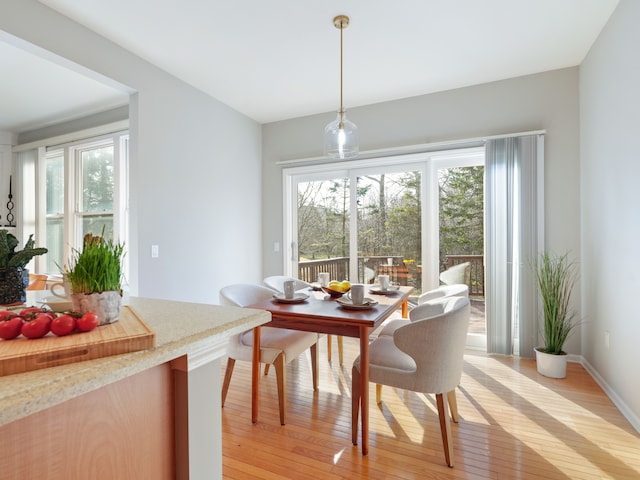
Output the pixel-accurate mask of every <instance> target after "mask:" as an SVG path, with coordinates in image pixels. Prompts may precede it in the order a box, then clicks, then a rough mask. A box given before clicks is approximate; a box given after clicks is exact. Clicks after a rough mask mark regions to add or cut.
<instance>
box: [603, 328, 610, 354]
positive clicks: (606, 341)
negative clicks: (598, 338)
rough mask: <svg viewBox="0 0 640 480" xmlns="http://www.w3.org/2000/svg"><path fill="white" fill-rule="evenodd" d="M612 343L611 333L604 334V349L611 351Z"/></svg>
mask: <svg viewBox="0 0 640 480" xmlns="http://www.w3.org/2000/svg"><path fill="white" fill-rule="evenodd" d="M609 346H610V342H609V332H604V348H606V349H607V350H609Z"/></svg>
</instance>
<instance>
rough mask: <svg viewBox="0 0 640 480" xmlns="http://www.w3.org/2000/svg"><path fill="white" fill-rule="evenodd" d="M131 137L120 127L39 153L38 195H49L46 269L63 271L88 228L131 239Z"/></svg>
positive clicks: (42, 207) (44, 211)
mask: <svg viewBox="0 0 640 480" xmlns="http://www.w3.org/2000/svg"><path fill="white" fill-rule="evenodd" d="M128 141H129V136H128V133H127V132H120V133H117V134H111V135H108V136H103V137H100V138H94V139H88V140H83V141H82V142H77V143H73V144H67V145H63V146H56V147H48V148H47V149H46V152H44V155H41V156H40V158H39V162H40V168H39V169H38V170H39V172H41V174H42V175H41V177H40V181H39V185H40V192H41V196H40V197H39V198H44V199H45V200H44V202H43V203H42V204H41V205H40V207H39V212H40V214H41V216H42V217H43V219H44V221H42V218H41V220H40V221H38V222H37V223H38V226H39V229H40V232H39V235H38V237H40V238H46V242H47V243H46V245H47V248H48V249H49V253H48V254H47V255H46V264H45V265H44V270H45V271H44V273H47V274H49V275H56V274H60V269H61V268H63V267H64V265H67V264H68V262H69V257H70V256H71V253H72V249H78V250H80V249H81V248H82V242H83V238H84V236H85V235H86V234H87V233H92V234H93V235H101V234H103V233H104V236H105V237H106V238H110V239H115V240H119V241H124V242H125V243H126V241H127V228H126V225H127V214H128V208H127V206H128V202H127V197H126V192H127V190H128V189H127V170H128V168H127V163H128ZM42 229H44V232H42ZM124 270H125V271H126V270H127V269H126V265H125V266H124Z"/></svg>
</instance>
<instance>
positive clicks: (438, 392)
mask: <svg viewBox="0 0 640 480" xmlns="http://www.w3.org/2000/svg"><path fill="white" fill-rule="evenodd" d="M420 308H422V309H423V313H424V312H427V313H429V314H431V315H430V316H426V317H424V318H422V319H417V318H415V319H413V321H411V322H408V323H407V324H406V325H403V326H401V327H400V328H398V329H396V331H395V332H394V333H393V336H389V335H386V336H382V337H378V338H377V339H376V340H375V341H374V342H373V343H372V344H371V345H370V347H369V381H370V382H373V383H375V384H376V402H377V403H378V404H380V403H381V402H382V385H388V386H392V387H396V388H401V389H404V390H411V391H414V392H421V393H434V394H435V396H436V403H437V406H438V417H439V418H440V431H441V434H442V444H443V447H444V456H445V459H446V462H447V465H448V466H450V467H453V451H452V439H451V423H450V419H449V412H448V410H449V409H448V408H447V401H448V404H449V408H450V410H451V417H452V419H453V421H454V422H457V421H458V406H457V401H456V395H455V389H456V387H457V386H458V384H459V383H460V378H461V377H462V365H463V359H464V347H465V344H466V338H467V329H468V327H469V315H470V306H469V299H468V298H466V297H448V298H446V299H445V300H443V301H441V302H440V303H438V304H437V305H430V304H424V306H420V307H416V309H415V310H418V309H420ZM438 308H439V309H440V313H439V314H434V310H436V309H438ZM352 384H353V395H352V402H353V403H352V429H353V430H352V438H353V443H354V444H356V443H357V439H358V416H359V410H360V397H361V392H360V387H359V385H360V357H358V358H356V360H355V361H354V363H353V369H352ZM445 395H446V397H447V401H445V399H444V396H445Z"/></svg>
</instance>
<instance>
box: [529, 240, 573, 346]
mask: <svg viewBox="0 0 640 480" xmlns="http://www.w3.org/2000/svg"><path fill="white" fill-rule="evenodd" d="M535 273H536V280H537V286H538V291H539V293H540V296H541V297H542V306H543V315H544V323H543V337H544V343H545V347H544V348H541V349H539V350H540V351H543V352H545V353H551V354H555V355H564V354H565V352H564V351H563V350H562V348H563V346H564V343H565V342H566V340H567V338H568V337H569V334H570V333H571V332H572V331H573V329H574V328H575V327H576V326H577V325H578V323H577V322H575V321H574V319H575V312H574V311H573V310H572V309H571V305H570V302H571V293H572V292H573V287H574V285H575V282H576V280H577V278H578V276H577V275H578V274H577V271H576V264H575V263H574V262H572V261H570V260H569V258H568V254H564V255H553V254H550V253H547V252H544V253H542V254H541V255H540V257H539V258H538V260H537V262H536V264H535Z"/></svg>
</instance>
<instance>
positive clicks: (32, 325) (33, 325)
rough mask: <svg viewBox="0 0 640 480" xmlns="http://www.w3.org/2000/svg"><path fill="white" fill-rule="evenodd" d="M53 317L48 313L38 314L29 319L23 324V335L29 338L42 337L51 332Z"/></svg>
mask: <svg viewBox="0 0 640 480" xmlns="http://www.w3.org/2000/svg"><path fill="white" fill-rule="evenodd" d="M50 327H51V318H50V317H49V315H46V314H42V313H40V314H38V315H36V316H35V318H34V319H33V320H27V321H26V322H24V324H23V325H22V335H24V336H25V337H27V338H41V337H44V336H45V335H46V334H47V333H49V329H50Z"/></svg>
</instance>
